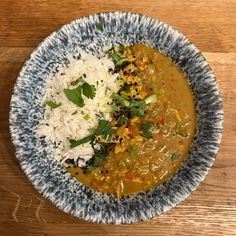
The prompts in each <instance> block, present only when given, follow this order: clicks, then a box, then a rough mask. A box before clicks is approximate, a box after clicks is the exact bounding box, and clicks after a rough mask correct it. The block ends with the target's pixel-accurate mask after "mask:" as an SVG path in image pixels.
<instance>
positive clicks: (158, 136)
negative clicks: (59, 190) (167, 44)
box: [67, 44, 196, 197]
mask: <svg viewBox="0 0 236 236" xmlns="http://www.w3.org/2000/svg"><path fill="white" fill-rule="evenodd" d="M127 57H128V58H129V57H131V59H130V60H131V61H132V60H133V62H132V63H133V64H134V65H135V67H137V68H138V70H139V75H138V76H139V78H141V80H140V81H141V82H142V86H143V90H142V92H143V91H144V92H143V93H145V94H146V95H149V94H155V95H156V97H157V101H156V102H155V103H152V104H150V105H149V106H148V108H147V110H146V111H145V115H144V116H140V117H133V118H131V120H130V122H129V124H128V125H127V127H123V128H122V127H120V128H118V129H119V130H120V132H121V134H125V133H127V137H128V138H127V140H126V142H125V143H124V144H123V146H122V148H123V147H125V148H123V149H122V151H121V146H117V145H116V147H115V148H114V149H112V150H111V151H110V152H109V156H108V157H107V158H106V159H105V160H103V161H102V163H101V164H100V165H99V167H98V168H96V169H94V170H93V171H90V172H88V171H87V172H85V171H84V170H83V169H81V168H80V167H76V168H74V167H70V166H69V167H68V168H67V170H68V171H69V172H70V173H71V174H72V175H73V176H75V178H77V179H78V180H79V181H80V182H82V183H83V184H85V185H87V186H89V187H92V188H93V189H95V190H96V191H99V192H103V193H108V194H115V195H117V196H118V197H120V196H124V195H129V194H133V193H137V192H141V191H145V190H148V189H150V188H153V187H155V186H157V185H160V184H162V183H163V182H164V181H166V180H168V179H169V178H170V177H171V176H172V175H173V174H174V173H175V172H176V171H177V170H178V169H179V168H180V166H181V164H182V163H183V162H184V161H185V159H186V158H187V156H188V152H189V150H190V148H191V144H192V141H193V137H194V135H195V130H196V111H195V105H194V97H193V94H192V91H191V89H190V87H189V84H188V82H187V80H186V79H185V77H184V74H183V73H182V72H181V71H180V69H179V68H178V67H177V66H176V65H175V64H174V63H173V62H172V61H171V60H170V58H168V57H166V56H165V55H163V54H162V53H160V52H158V51H157V50H155V49H152V48H151V47H149V46H146V45H141V44H136V45H133V46H131V47H129V48H128V51H127ZM132 63H131V64H132ZM133 64H132V65H133ZM124 71H125V69H124V70H123V71H121V72H120V77H121V78H122V76H125V75H124ZM127 83H128V82H127ZM137 83H139V81H137ZM129 92H130V91H129ZM131 92H132V91H131ZM131 92H130V93H131ZM121 94H122V93H121ZM138 96H141V97H142V93H141V92H140V94H138ZM114 122H115V121H113V123H114ZM144 124H152V125H150V126H149V127H147V128H148V132H147V131H145V130H144V129H143V131H140V129H141V128H140V127H141V126H142V125H144ZM143 127H144V126H143ZM140 132H147V134H148V135H149V137H148V135H146V136H145V135H143V136H142V135H140Z"/></svg>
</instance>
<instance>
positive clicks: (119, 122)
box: [116, 116, 128, 126]
mask: <svg viewBox="0 0 236 236" xmlns="http://www.w3.org/2000/svg"><path fill="white" fill-rule="evenodd" d="M127 123H128V118H126V117H125V116H121V117H119V119H118V120H117V122H116V125H117V126H122V125H124V126H126V125H127Z"/></svg>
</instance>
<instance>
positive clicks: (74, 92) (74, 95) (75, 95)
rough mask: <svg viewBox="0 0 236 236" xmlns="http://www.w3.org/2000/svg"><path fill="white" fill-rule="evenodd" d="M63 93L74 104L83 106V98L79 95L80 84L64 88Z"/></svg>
mask: <svg viewBox="0 0 236 236" xmlns="http://www.w3.org/2000/svg"><path fill="white" fill-rule="evenodd" d="M64 93H65V95H66V97H67V98H68V99H69V100H70V101H71V102H73V103H74V104H76V105H78V106H79V107H83V106H84V99H83V98H82V96H81V86H78V87H77V88H75V89H64Z"/></svg>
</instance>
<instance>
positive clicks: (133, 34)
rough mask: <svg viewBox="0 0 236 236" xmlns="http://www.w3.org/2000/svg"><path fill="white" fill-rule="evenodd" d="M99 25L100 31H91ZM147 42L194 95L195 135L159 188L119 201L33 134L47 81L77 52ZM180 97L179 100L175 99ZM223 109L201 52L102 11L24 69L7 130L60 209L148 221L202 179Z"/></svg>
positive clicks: (100, 219)
mask: <svg viewBox="0 0 236 236" xmlns="http://www.w3.org/2000/svg"><path fill="white" fill-rule="evenodd" d="M97 23H103V25H104V31H103V32H101V31H99V30H97V29H96V24H97ZM119 43H122V44H126V45H132V44H135V43H144V44H147V45H150V46H151V47H153V48H155V49H157V50H158V51H160V52H162V53H164V54H165V55H166V56H168V57H170V58H171V59H172V60H173V62H174V63H175V64H176V65H177V66H178V67H179V68H180V70H181V71H182V72H183V73H184V74H185V77H186V79H187V80H188V82H189V84H190V87H191V88H192V91H193V93H194V97H195V104H196V112H197V133H196V136H195V138H194V141H193V144H192V147H191V150H190V152H189V155H188V158H187V160H186V161H185V162H184V164H183V165H182V167H181V168H180V169H179V171H178V172H177V173H176V174H174V176H173V177H172V178H171V179H170V180H168V181H167V182H165V183H164V184H163V185H161V186H156V187H155V188H153V189H151V190H149V191H146V192H142V193H138V194H134V195H130V196H127V197H122V198H121V199H120V200H117V198H116V197H114V196H113V195H107V194H103V193H99V192H96V191H94V190H93V189H91V188H89V187H87V186H85V185H83V184H81V183H80V182H78V181H77V180H76V179H75V178H74V177H72V176H71V175H70V174H69V173H68V172H67V171H66V170H64V169H63V168H62V167H61V165H60V163H59V162H57V161H56V160H55V159H54V157H53V147H52V144H51V143H46V142H45V140H44V139H43V138H39V137H38V136H37V134H36V128H37V126H38V124H39V121H40V120H41V119H42V118H43V106H42V105H41V99H42V97H43V95H44V93H45V81H46V80H47V79H48V78H49V76H50V75H51V74H52V73H56V72H57V68H58V67H59V66H60V65H63V64H66V63H68V56H69V55H71V54H72V55H73V56H75V57H76V56H78V53H79V52H78V48H82V49H83V50H85V51H86V52H88V53H92V54H94V53H97V52H99V51H101V50H102V48H103V47H106V46H108V45H114V44H119ZM180 96H181V95H180ZM222 128H223V108H222V100H221V97H220V93H219V88H218V85H217V82H216V79H215V76H214V74H213V72H212V70H211V68H210V66H209V65H208V63H207V61H206V59H205V58H204V57H203V55H202V54H201V53H200V51H199V50H198V49H197V48H196V47H195V46H194V45H193V44H192V43H191V42H190V41H188V39H186V38H185V37H184V36H183V35H182V34H181V33H179V32H177V31H176V30H175V29H174V28H172V27H170V26H169V25H167V24H165V23H163V22H161V21H158V20H155V19H152V18H150V17H147V16H143V15H139V14H134V13H121V12H113V13H100V14H95V15H90V16H87V17H83V18H81V19H78V20H75V21H73V22H71V23H69V24H67V25H65V26H63V27H62V28H61V29H60V30H58V31H56V32H54V33H52V34H51V35H50V36H49V37H48V38H46V39H45V40H44V41H43V42H42V43H41V44H40V45H39V46H38V47H37V48H36V49H35V50H34V52H33V53H32V54H31V56H30V58H29V59H28V60H27V62H26V63H25V64H24V66H23V68H22V70H21V72H20V74H19V76H18V79H17V82H16V85H15V88H14V92H13V95H12V100H11V111H10V131H11V135H12V141H13V144H14V146H15V150H16V156H17V158H18V159H19V161H20V164H21V167H22V169H23V170H24V172H25V173H26V175H27V176H28V178H29V179H30V181H31V182H32V183H33V185H34V186H35V188H36V189H37V190H38V191H39V192H40V193H42V194H43V195H44V196H45V197H46V198H48V199H49V200H50V201H52V202H53V203H54V204H55V205H56V206H57V207H59V208H60V209H62V210H63V211H65V212H67V213H70V214H72V215H74V216H77V217H79V218H81V219H85V220H89V221H93V222H97V223H116V224H119V223H132V222H137V221H143V220H148V219H150V218H153V217H155V216H158V215H160V214H161V213H163V212H166V211H167V210H169V209H170V208H172V207H174V206H175V205H176V204H178V203H179V202H181V201H182V200H184V199H185V198H186V197H187V196H188V195H189V194H190V193H191V192H192V191H193V190H195V189H196V187H197V186H198V185H199V183H200V182H201V181H202V180H203V179H204V177H205V175H206V174H207V172H208V170H209V168H210V167H211V165H212V164H213V161H214V159H215V156H216V153H217V151H218V148H219V144H220V139H221V133H222Z"/></svg>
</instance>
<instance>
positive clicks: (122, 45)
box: [119, 44, 125, 54]
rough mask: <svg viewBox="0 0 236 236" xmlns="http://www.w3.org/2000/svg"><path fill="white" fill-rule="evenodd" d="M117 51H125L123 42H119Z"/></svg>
mask: <svg viewBox="0 0 236 236" xmlns="http://www.w3.org/2000/svg"><path fill="white" fill-rule="evenodd" d="M119 52H120V53H121V54H123V53H124V52H125V46H124V44H120V46H119Z"/></svg>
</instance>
